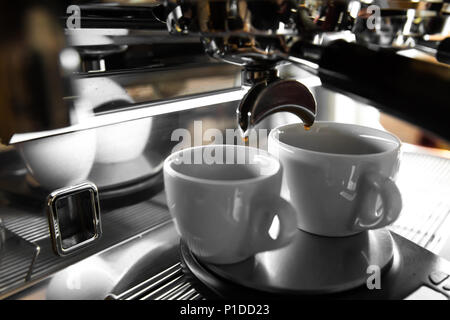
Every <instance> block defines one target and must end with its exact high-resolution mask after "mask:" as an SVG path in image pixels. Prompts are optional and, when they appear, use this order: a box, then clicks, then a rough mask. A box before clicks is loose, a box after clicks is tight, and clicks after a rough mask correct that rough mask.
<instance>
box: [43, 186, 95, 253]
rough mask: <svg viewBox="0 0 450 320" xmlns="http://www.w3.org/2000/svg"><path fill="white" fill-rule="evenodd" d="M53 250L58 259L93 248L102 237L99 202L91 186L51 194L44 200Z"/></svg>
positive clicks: (60, 190)
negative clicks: (86, 248) (88, 247)
mask: <svg viewBox="0 0 450 320" xmlns="http://www.w3.org/2000/svg"><path fill="white" fill-rule="evenodd" d="M47 214H48V221H49V225H50V234H51V238H52V243H53V249H54V250H55V252H56V253H57V254H58V255H60V256H65V255H68V254H73V253H75V252H77V251H79V250H81V249H83V248H85V247H86V246H89V245H92V244H93V243H94V242H95V241H98V239H99V238H100V237H101V236H102V224H101V219H100V201H99V197H98V190H97V186H96V185H95V184H93V183H92V182H85V183H81V184H78V185H74V186H70V187H66V188H62V189H58V190H55V191H53V192H52V193H51V194H50V195H49V196H48V198H47Z"/></svg>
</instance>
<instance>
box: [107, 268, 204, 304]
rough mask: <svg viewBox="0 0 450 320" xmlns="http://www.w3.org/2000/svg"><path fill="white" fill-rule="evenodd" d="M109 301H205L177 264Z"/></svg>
mask: <svg viewBox="0 0 450 320" xmlns="http://www.w3.org/2000/svg"><path fill="white" fill-rule="evenodd" d="M106 299H107V300H203V297H202V296H201V295H200V294H199V293H198V292H197V291H196V290H195V289H194V288H193V287H192V286H191V284H190V283H189V282H188V281H187V279H186V278H185V276H184V274H183V271H182V270H181V265H180V263H177V264H175V265H173V266H171V267H169V268H167V269H165V270H164V271H162V272H160V273H158V274H157V275H155V276H153V277H151V278H149V279H148V280H146V281H144V282H141V283H140V284H138V285H136V286H134V287H132V288H130V289H128V290H126V291H124V292H122V293H120V294H118V295H115V294H110V295H108V297H106Z"/></svg>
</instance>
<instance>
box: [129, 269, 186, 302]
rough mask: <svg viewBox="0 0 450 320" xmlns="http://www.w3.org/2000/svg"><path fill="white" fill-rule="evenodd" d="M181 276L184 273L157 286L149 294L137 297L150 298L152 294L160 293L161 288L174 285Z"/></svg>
mask: <svg viewBox="0 0 450 320" xmlns="http://www.w3.org/2000/svg"><path fill="white" fill-rule="evenodd" d="M183 277H184V275H180V276H178V277H176V278H175V279H173V280H170V281H169V282H167V283H166V284H164V285H162V286H161V287H159V288H158V289H156V290H155V291H153V292H150V293H149V294H147V295H145V296H143V297H141V298H139V299H140V300H150V299H151V297H152V296H154V295H155V294H157V293H160V292H161V291H163V290H165V289H167V288H168V287H170V286H172V285H174V284H175V283H177V282H179V281H180V280H182V279H183ZM128 300H130V299H128Z"/></svg>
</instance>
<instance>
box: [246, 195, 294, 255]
mask: <svg viewBox="0 0 450 320" xmlns="http://www.w3.org/2000/svg"><path fill="white" fill-rule="evenodd" d="M253 203H254V206H252V207H253V208H252V210H253V215H252V217H253V220H252V221H251V225H250V229H251V238H250V239H251V240H250V242H249V246H250V248H249V249H250V253H251V254H255V253H258V252H262V251H269V250H273V249H278V248H281V247H283V246H285V245H287V244H288V243H289V242H291V240H292V239H293V237H294V236H295V234H296V231H297V214H296V211H295V209H294V208H293V207H292V205H291V204H290V203H289V202H287V201H286V200H284V199H283V198H281V197H280V196H276V197H265V198H262V199H261V198H258V199H257V201H254V202H253ZM277 218H278V221H277V220H276V219H277Z"/></svg>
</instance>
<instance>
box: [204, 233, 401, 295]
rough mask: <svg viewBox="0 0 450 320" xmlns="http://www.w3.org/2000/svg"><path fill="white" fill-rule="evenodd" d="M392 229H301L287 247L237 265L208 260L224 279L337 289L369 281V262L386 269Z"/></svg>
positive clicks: (279, 289) (265, 287)
mask: <svg viewBox="0 0 450 320" xmlns="http://www.w3.org/2000/svg"><path fill="white" fill-rule="evenodd" d="M394 250H395V249H394V246H393V242H392V237H391V235H390V233H389V231H388V230H386V229H378V230H370V231H368V232H363V233H360V234H358V235H355V236H351V237H343V238H328V237H319V236H316V235H312V234H308V233H306V232H304V231H301V230H298V233H297V235H296V237H295V238H294V240H293V241H292V242H291V243H290V244H288V245H287V246H286V247H284V248H281V249H277V250H273V251H268V252H263V253H259V254H256V255H255V257H254V258H250V259H247V260H245V261H243V262H240V263H236V264H232V265H213V264H205V266H206V268H208V269H209V270H211V271H212V272H213V273H216V274H218V275H220V276H222V277H223V278H225V279H227V280H230V281H232V282H234V283H238V284H241V285H244V286H246V287H249V288H252V289H257V290H262V291H268V292H273V293H294V294H295V293H297V294H299V293H304V294H318V293H332V292H338V291H343V290H348V289H351V288H355V287H358V286H360V285H362V284H363V283H365V282H366V280H367V270H368V267H369V266H373V265H374V266H377V267H378V268H380V269H379V270H382V269H383V268H384V267H385V266H387V265H388V264H389V263H390V262H391V260H392V258H393V255H394Z"/></svg>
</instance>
